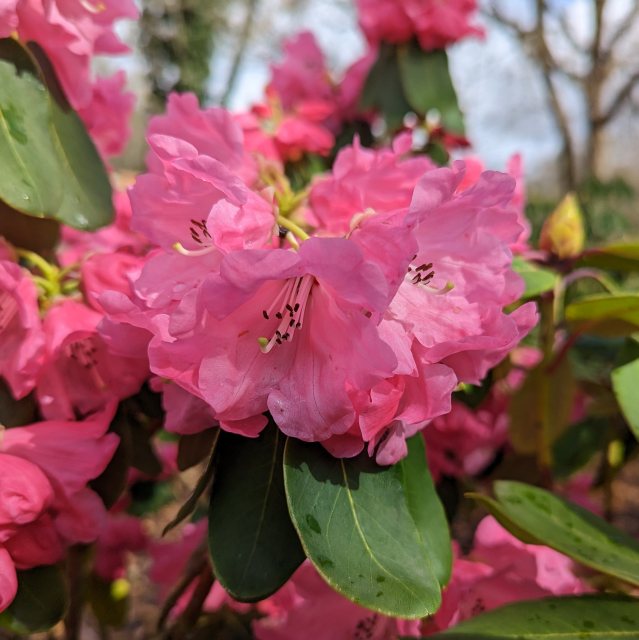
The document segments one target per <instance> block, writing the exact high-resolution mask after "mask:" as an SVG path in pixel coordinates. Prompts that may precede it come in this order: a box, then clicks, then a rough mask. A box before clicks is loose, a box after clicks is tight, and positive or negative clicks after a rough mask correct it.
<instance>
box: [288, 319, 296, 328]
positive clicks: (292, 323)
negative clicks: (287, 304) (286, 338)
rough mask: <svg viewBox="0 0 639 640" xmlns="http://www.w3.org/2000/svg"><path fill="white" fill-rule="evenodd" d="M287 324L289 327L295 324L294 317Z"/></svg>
mask: <svg viewBox="0 0 639 640" xmlns="http://www.w3.org/2000/svg"><path fill="white" fill-rule="evenodd" d="M288 326H289V327H294V326H295V319H293V320H291V321H290V322H289V323H288Z"/></svg>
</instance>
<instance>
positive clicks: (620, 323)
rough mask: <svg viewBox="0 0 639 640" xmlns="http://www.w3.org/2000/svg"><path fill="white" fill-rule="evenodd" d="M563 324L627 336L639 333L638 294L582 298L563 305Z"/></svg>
mask: <svg viewBox="0 0 639 640" xmlns="http://www.w3.org/2000/svg"><path fill="white" fill-rule="evenodd" d="M565 316H566V321H567V322H568V323H569V324H570V325H571V326H572V327H573V328H574V329H575V330H578V331H582V332H586V333H591V334H595V335H602V336H612V337H614V336H626V335H630V334H632V333H635V332H636V331H639V294H633V293H620V294H615V295H611V294H598V295H594V296H585V297H583V298H580V299H579V300H575V301H574V302H571V303H570V304H569V305H567V306H566V310H565Z"/></svg>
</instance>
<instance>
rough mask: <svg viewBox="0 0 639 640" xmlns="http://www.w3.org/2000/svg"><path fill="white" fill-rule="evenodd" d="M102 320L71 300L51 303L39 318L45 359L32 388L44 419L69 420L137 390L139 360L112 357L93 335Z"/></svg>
mask: <svg viewBox="0 0 639 640" xmlns="http://www.w3.org/2000/svg"><path fill="white" fill-rule="evenodd" d="M101 319H102V315H101V314H100V313H98V312H97V311H94V310H93V309H91V308H89V307H88V306H86V305H85V304H83V303H81V302H78V301H76V300H72V299H66V300H62V301H60V302H57V303H56V304H54V305H53V306H52V307H51V308H50V309H49V310H48V312H47V315H46V316H45V319H44V332H45V335H46V360H45V363H44V364H43V366H42V368H41V371H40V376H39V379H38V384H37V389H36V391H37V397H38V402H39V404H40V408H41V410H42V413H43V415H44V416H45V417H48V418H50V419H53V418H59V419H67V420H68V419H73V418H74V417H75V416H76V415H86V414H88V413H91V412H92V411H96V410H99V409H101V408H102V407H104V406H105V405H106V404H107V403H108V402H110V401H111V400H112V399H123V398H126V397H127V396H130V395H133V394H134V393H135V392H136V391H138V390H139V389H140V387H141V385H142V383H143V382H144V380H145V378H146V377H147V376H148V365H147V363H146V361H145V359H142V358H135V357H127V356H123V355H118V354H116V353H112V352H111V351H110V350H109V348H108V346H107V344H106V343H105V342H104V340H102V338H101V337H100V335H99V334H98V332H97V326H98V323H99V322H100V320H101Z"/></svg>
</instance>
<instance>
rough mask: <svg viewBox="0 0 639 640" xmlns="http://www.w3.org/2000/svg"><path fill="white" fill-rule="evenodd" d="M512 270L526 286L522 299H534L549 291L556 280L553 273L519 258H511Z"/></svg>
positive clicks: (555, 275) (556, 277)
mask: <svg viewBox="0 0 639 640" xmlns="http://www.w3.org/2000/svg"><path fill="white" fill-rule="evenodd" d="M513 270H514V271H516V272H517V273H518V274H519V275H520V276H521V277H522V278H523V280H524V283H525V286H526V289H525V290H524V294H523V296H522V299H527V298H535V297H536V296H539V295H541V294H542V293H546V291H551V290H552V289H553V288H554V286H555V283H556V282H557V280H558V276H557V274H556V273H555V272H554V271H551V270H550V269H545V268H543V267H538V266H537V265H536V264H534V263H532V262H529V261H528V260H524V259H523V258H520V257H519V256H516V257H515V258H513Z"/></svg>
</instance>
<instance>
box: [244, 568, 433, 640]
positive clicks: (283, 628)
mask: <svg viewBox="0 0 639 640" xmlns="http://www.w3.org/2000/svg"><path fill="white" fill-rule="evenodd" d="M258 609H259V610H260V611H261V612H262V613H264V614H266V615H265V617H263V618H260V619H259V620H257V621H255V622H254V623H253V631H254V633H255V637H256V638H257V640H298V639H299V638H303V637H308V638H313V640H351V639H352V638H367V639H370V640H396V639H397V638H398V637H399V636H404V637H419V636H420V626H421V622H420V621H419V620H398V619H395V618H389V617H386V616H384V615H382V614H379V613H374V612H372V611H369V610H368V609H364V608H363V607H360V606H359V605H356V604H354V603H353V602H351V601H350V600H348V599H347V598H345V597H344V596H342V595H340V594H339V593H337V592H336V591H333V589H331V587H329V586H328V584H326V582H325V581H324V580H323V579H322V578H321V577H320V575H319V574H318V573H317V571H316V570H315V568H314V567H313V565H312V564H311V563H310V562H308V561H307V562H305V563H304V564H302V566H301V567H300V568H299V569H298V570H297V571H296V572H295V573H294V574H293V577H292V578H291V579H290V580H289V581H288V582H287V583H286V585H284V586H283V587H282V588H281V589H280V590H279V591H278V592H277V593H276V594H275V595H273V596H271V597H270V598H268V599H267V600H264V601H262V602H260V603H259V604H258Z"/></svg>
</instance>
